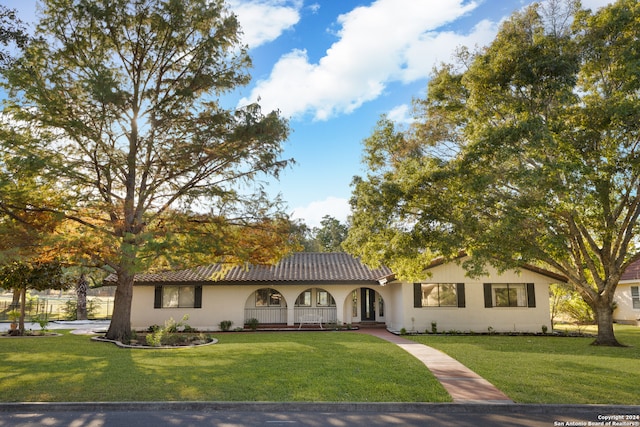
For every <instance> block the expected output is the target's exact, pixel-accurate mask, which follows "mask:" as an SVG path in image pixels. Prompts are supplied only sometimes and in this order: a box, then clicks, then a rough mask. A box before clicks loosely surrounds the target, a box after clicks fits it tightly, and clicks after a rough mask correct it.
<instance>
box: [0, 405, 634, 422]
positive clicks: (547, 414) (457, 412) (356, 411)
mask: <svg viewBox="0 0 640 427" xmlns="http://www.w3.org/2000/svg"><path fill="white" fill-rule="evenodd" d="M625 416H630V417H627V418H628V419H625ZM637 416H640V406H636V407H634V406H600V405H594V406H591V405H520V404H511V405H494V404H493V405H489V404H488V405H482V404H469V405H467V404H455V403H454V404H420V403H416V404H410V403H409V404H404V403H401V404H395V403H371V404H367V403H344V404H322V403H320V404H317V403H281V404H278V403H275V404H272V403H251V402H247V403H227V402H221V403H215V402H210V403H208V402H168V403H162V402H158V403H153V402H151V403H135V402H126V403H99V404H92V403H88V404H75V403H70V404H0V427H36V426H38V427H40V426H53V427H57V426H73V427H83V426H88V427H126V426H134V427H147V426H148V427H160V426H175V427H187V426H198V427H200V426H217V427H245V426H246V427H250V426H268V427H277V426H294V427H295V426H299V427H302V426H309V427H320V426H339V427H351V426H354V427H377V426H403V427H412V426H435V427H439V426H455V427H458V426H459V427H488V426H522V427H524V426H526V427H548V426H554V427H555V426H564V427H569V426H594V425H603V426H606V425H607V422H609V421H611V424H608V425H610V426H613V425H619V426H640V420H637V419H635V417H637ZM616 423H617V424H616Z"/></svg>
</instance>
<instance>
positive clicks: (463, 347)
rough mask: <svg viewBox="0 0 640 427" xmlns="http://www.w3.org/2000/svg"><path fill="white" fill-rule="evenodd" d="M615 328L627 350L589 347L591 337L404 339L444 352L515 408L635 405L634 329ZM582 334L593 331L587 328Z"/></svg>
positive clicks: (639, 343) (639, 349)
mask: <svg viewBox="0 0 640 427" xmlns="http://www.w3.org/2000/svg"><path fill="white" fill-rule="evenodd" d="M615 328H616V336H618V338H619V339H620V340H621V341H622V342H623V343H625V344H627V345H629V347H602V346H593V345H591V342H592V341H593V338H589V337H558V336H553V335H551V334H549V335H540V336H536V337H532V336H524V337H517V336H501V335H491V336H486V335H485V336H471V335H459V336H455V335H448V336H441V335H428V336H425V335H423V336H420V335H418V336H410V337H409V339H411V340H413V341H416V342H420V343H423V344H426V345H429V346H431V347H433V348H436V349H438V350H440V351H443V352H445V353H446V354H448V355H449V356H451V357H453V358H455V359H456V360H458V361H460V362H461V363H462V364H464V365H465V366H467V367H469V368H470V369H472V370H473V371H474V372H476V373H477V374H478V375H480V376H482V377H483V378H486V379H487V380H488V381H489V382H491V384H494V385H495V386H496V387H498V388H499V389H500V390H501V391H503V392H504V393H505V394H506V395H507V396H509V398H511V399H513V400H514V401H515V402H517V403H523V404H526V403H537V404H601V405H602V404H618V405H635V406H637V400H638V399H637V396H638V393H640V384H638V381H637V380H638V374H637V371H636V370H634V369H635V365H634V363H635V362H634V360H637V358H638V357H640V329H638V328H637V327H635V326H624V325H616V326H615ZM586 332H589V333H594V332H596V329H595V327H588V328H587V330H586ZM496 360H501V361H505V362H504V363H496ZM515 360H517V362H515ZM567 384H572V385H571V387H567Z"/></svg>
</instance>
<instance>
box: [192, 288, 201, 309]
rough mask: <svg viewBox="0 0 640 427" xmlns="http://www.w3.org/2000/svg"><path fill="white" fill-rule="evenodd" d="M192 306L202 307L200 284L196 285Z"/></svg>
mask: <svg viewBox="0 0 640 427" xmlns="http://www.w3.org/2000/svg"><path fill="white" fill-rule="evenodd" d="M193 308H202V286H196V288H195V295H194V300H193Z"/></svg>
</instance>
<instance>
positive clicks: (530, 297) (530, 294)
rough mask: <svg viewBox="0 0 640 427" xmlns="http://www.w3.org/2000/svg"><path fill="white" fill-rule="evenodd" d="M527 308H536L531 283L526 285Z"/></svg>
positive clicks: (534, 293)
mask: <svg viewBox="0 0 640 427" xmlns="http://www.w3.org/2000/svg"><path fill="white" fill-rule="evenodd" d="M527 306H528V307H530V308H534V307H535V306H536V290H535V287H534V286H533V283H527Z"/></svg>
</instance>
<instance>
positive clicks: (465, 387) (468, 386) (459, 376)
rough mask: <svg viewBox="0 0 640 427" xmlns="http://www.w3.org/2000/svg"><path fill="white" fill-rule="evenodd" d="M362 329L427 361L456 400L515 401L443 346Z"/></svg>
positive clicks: (470, 401)
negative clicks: (443, 350)
mask: <svg viewBox="0 0 640 427" xmlns="http://www.w3.org/2000/svg"><path fill="white" fill-rule="evenodd" d="M360 332H361V333H364V334H369V335H373V336H375V337H378V338H380V339H383V340H386V341H389V342H391V343H394V344H396V345H398V346H399V347H400V348H402V349H403V350H405V351H407V352H408V353H409V354H411V355H412V356H414V357H416V358H417V359H418V360H420V361H421V362H422V363H424V364H425V366H426V367H427V368H429V370H430V371H431V373H433V375H434V376H435V377H436V378H437V379H438V381H440V382H441V383H442V385H443V386H444V388H445V390H447V392H448V393H449V394H450V395H451V397H452V398H453V402H454V403H484V404H511V403H513V401H512V400H511V399H509V397H507V396H506V395H505V394H504V393H502V392H501V391H500V390H498V389H497V388H496V387H495V386H494V385H493V384H491V383H490V382H489V381H487V380H485V379H484V378H482V377H481V376H480V375H478V374H476V373H475V372H473V371H472V370H471V369H469V368H467V367H466V366H464V365H463V364H462V363H460V362H458V361H457V360H455V359H454V358H452V357H449V356H447V355H446V354H444V353H443V352H441V351H439V350H436V349H434V348H431V347H429V346H426V345H423V344H418V343H416V342H414V341H411V340H408V339H406V338H402V337H400V336H397V335H394V334H392V333H391V332H389V331H387V330H386V329H360Z"/></svg>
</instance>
